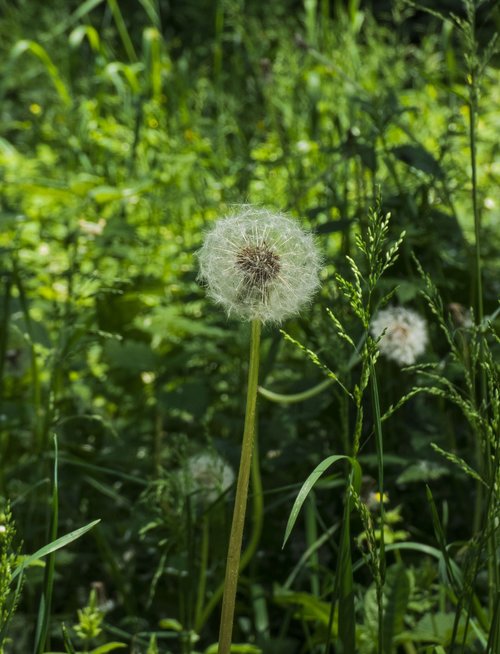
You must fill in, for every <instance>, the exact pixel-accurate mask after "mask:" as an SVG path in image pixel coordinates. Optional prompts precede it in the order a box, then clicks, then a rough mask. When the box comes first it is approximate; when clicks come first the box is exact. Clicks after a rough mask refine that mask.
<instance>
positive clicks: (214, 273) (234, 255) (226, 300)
mask: <svg viewBox="0 0 500 654" xmlns="http://www.w3.org/2000/svg"><path fill="white" fill-rule="evenodd" d="M198 257H199V261H200V278H201V279H202V280H203V281H204V282H205V283H206V285H207V287H208V294H209V295H210V297H212V299H213V300H215V302H217V303H218V304H221V305H222V306H223V307H224V308H225V309H226V311H227V313H228V315H232V314H235V315H237V316H239V317H240V318H243V319H244V320H260V321H261V322H274V323H279V322H281V321H283V320H284V319H285V318H288V317H289V316H292V315H294V314H296V313H298V311H299V310H300V308H301V306H303V305H304V304H306V303H307V302H308V301H310V299H311V298H312V295H313V293H314V291H315V290H316V289H317V288H318V286H319V279H318V271H319V267H320V263H321V259H320V256H319V254H318V252H317V250H316V247H315V244H314V240H313V237H312V236H311V234H309V233H307V232H304V231H303V230H302V229H301V228H300V227H299V225H298V224H297V222H296V221H294V220H293V219H291V218H289V217H288V216H286V215H284V214H281V213H273V212H271V211H268V210H266V209H262V208H257V207H252V206H243V207H240V208H239V209H238V211H237V212H236V213H234V214H232V215H229V216H227V217H225V218H221V219H220V220H218V221H217V222H216V223H215V225H214V226H213V228H212V229H211V231H210V232H209V233H208V234H207V236H206V238H205V242H204V244H203V247H202V248H201V250H200V251H199V253H198Z"/></svg>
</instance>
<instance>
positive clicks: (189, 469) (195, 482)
mask: <svg viewBox="0 0 500 654" xmlns="http://www.w3.org/2000/svg"><path fill="white" fill-rule="evenodd" d="M234 479H235V476H234V471H233V469H232V468H231V466H230V465H229V464H228V463H226V461H225V460H224V459H223V458H222V457H221V456H219V455H218V454H217V453H216V452H201V453H199V454H195V455H193V456H191V457H189V459H187V461H186V463H185V466H184V469H183V470H182V481H181V484H182V487H183V490H184V492H185V494H186V495H194V496H195V498H196V501H199V502H201V503H202V504H204V505H208V504H212V502H215V500H216V499H217V498H218V497H220V496H221V495H222V494H223V493H225V492H226V491H227V490H228V489H229V488H230V487H231V486H232V485H233V483H234Z"/></svg>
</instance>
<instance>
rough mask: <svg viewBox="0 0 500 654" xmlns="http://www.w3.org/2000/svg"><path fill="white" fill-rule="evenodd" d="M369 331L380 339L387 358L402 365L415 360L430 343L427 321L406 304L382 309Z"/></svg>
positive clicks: (380, 348)
mask: <svg viewBox="0 0 500 654" xmlns="http://www.w3.org/2000/svg"><path fill="white" fill-rule="evenodd" d="M370 332H371V334H372V336H373V338H375V339H380V340H379V341H378V348H379V350H380V352H381V354H383V355H384V356H385V357H387V358H388V359H391V360H392V361H395V362H396V363H397V364H398V365H400V366H405V365H411V364H413V363H415V361H416V359H417V357H418V356H420V355H421V354H422V353H423V352H424V351H425V347H426V345H427V343H428V340H429V338H428V335H427V323H426V321H425V320H424V318H422V317H421V316H420V315H419V314H418V313H416V312H415V311H412V310H411V309H404V308H403V307H390V308H389V309H384V310H383V311H379V313H378V314H377V315H376V316H375V318H374V319H373V321H372V323H371V326H370Z"/></svg>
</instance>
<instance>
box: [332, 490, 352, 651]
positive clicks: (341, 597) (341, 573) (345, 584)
mask: <svg viewBox="0 0 500 654" xmlns="http://www.w3.org/2000/svg"><path fill="white" fill-rule="evenodd" d="M348 493H349V491H348ZM336 576H337V580H338V601H339V631H338V634H339V636H338V639H339V648H338V650H339V651H340V652H342V654H356V617H355V613H354V584H353V576H352V556H351V507H350V502H349V499H348V498H346V503H345V509H344V522H343V525H342V537H341V541H340V557H339V562H338V565H337V575H336ZM333 602H335V596H334V598H333ZM332 609H333V610H332V617H333V612H334V607H332ZM330 633H331V632H329V637H330ZM327 647H328V646H327ZM327 651H328V649H327Z"/></svg>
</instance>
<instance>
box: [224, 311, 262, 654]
mask: <svg viewBox="0 0 500 654" xmlns="http://www.w3.org/2000/svg"><path fill="white" fill-rule="evenodd" d="M260 333H261V324H260V321H258V320H253V321H252V336H251V346H250V365H249V370H248V389H247V403H246V412H245V426H244V431H243V443H242V447H241V459H240V469H239V473H238V482H237V485H236V497H235V502H234V512H233V521H232V525H231V535H230V537H229V547H228V554H227V563H226V575H225V579H224V593H223V597H222V611H221V621H220V630H219V645H218V650H217V652H218V654H229V652H230V650H231V639H232V634H233V622H234V609H235V604H236V589H237V586H238V576H239V568H240V557H241V544H242V541H243V527H244V524H245V512H246V505H247V497H248V483H249V479H250V467H251V462H252V450H253V443H254V435H255V416H256V409H257V386H258V377H259V346H260Z"/></svg>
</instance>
